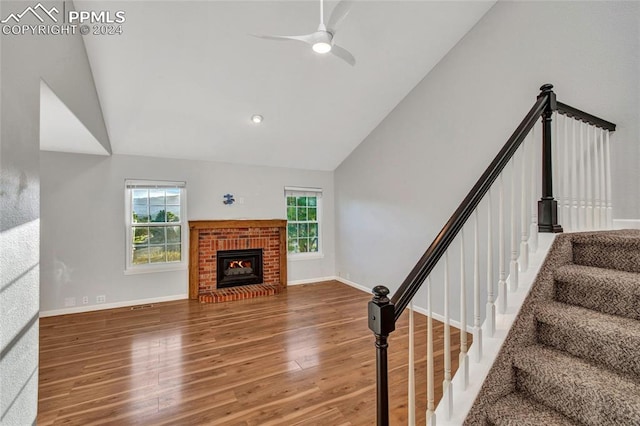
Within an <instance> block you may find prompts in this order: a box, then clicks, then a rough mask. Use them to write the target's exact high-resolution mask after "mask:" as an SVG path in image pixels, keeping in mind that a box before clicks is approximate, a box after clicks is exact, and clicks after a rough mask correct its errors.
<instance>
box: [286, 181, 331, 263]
mask: <svg viewBox="0 0 640 426" xmlns="http://www.w3.org/2000/svg"><path fill="white" fill-rule="evenodd" d="M289 196H296V197H304V196H308V197H316V222H317V223H318V251H317V252H307V253H289V226H287V259H288V260H290V261H297V260H311V259H322V258H324V252H323V248H322V247H323V240H324V237H323V234H322V229H323V226H322V188H309V187H299V186H285V187H284V208H285V218H287V225H288V224H289V221H288V219H289V217H288V214H287V207H288V206H287V197H289Z"/></svg>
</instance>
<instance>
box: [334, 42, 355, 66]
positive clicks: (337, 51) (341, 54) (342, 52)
mask: <svg viewBox="0 0 640 426" xmlns="http://www.w3.org/2000/svg"><path fill="white" fill-rule="evenodd" d="M331 53H333V54H334V55H335V56H337V57H338V58H340V59H342V60H343V61H345V62H346V63H348V64H349V65H351V66H354V65H355V64H356V58H354V57H353V55H352V54H351V53H349V51H348V50H346V49H344V48H342V47H340V46H337V45H335V44H334V45H333V46H332V47H331Z"/></svg>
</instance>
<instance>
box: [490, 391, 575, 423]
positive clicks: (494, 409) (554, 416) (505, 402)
mask: <svg viewBox="0 0 640 426" xmlns="http://www.w3.org/2000/svg"><path fill="white" fill-rule="evenodd" d="M487 420H488V421H489V424H490V425H495V426H542V425H544V426H578V424H577V423H575V422H573V421H571V420H570V419H568V418H567V417H565V416H563V415H562V414H560V413H558V412H557V411H555V410H552V409H551V408H549V407H547V406H546V405H542V404H540V403H538V402H536V401H534V400H532V399H531V398H527V397H526V396H524V395H523V394H521V393H519V392H512V393H510V394H509V395H507V396H505V397H503V398H500V399H499V400H498V401H497V402H496V403H495V404H493V405H492V406H491V407H490V408H489V409H488V410H487Z"/></svg>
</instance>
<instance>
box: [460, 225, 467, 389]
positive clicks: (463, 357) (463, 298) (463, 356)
mask: <svg viewBox="0 0 640 426" xmlns="http://www.w3.org/2000/svg"><path fill="white" fill-rule="evenodd" d="M466 279H467V277H466V270H465V253H464V228H463V229H462V230H461V231H460V355H459V359H458V368H459V369H460V370H459V371H460V374H462V379H463V380H462V381H461V387H462V390H465V389H467V386H468V385H469V356H468V354H467V352H468V343H467V286H466Z"/></svg>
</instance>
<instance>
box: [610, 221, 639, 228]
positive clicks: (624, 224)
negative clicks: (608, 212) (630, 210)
mask: <svg viewBox="0 0 640 426" xmlns="http://www.w3.org/2000/svg"><path fill="white" fill-rule="evenodd" d="M613 229H640V219H613Z"/></svg>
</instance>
